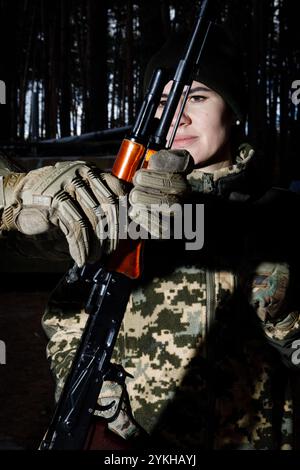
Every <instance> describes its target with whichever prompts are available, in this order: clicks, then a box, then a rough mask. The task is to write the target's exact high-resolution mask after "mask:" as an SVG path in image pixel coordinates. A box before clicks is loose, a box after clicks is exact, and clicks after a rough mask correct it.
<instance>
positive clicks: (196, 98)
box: [189, 95, 207, 103]
mask: <svg viewBox="0 0 300 470" xmlns="http://www.w3.org/2000/svg"><path fill="white" fill-rule="evenodd" d="M206 99H207V96H203V95H192V96H190V97H189V101H190V102H191V103H200V102H201V101H205V100H206Z"/></svg>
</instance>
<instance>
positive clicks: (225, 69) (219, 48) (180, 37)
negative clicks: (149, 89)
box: [144, 24, 245, 120]
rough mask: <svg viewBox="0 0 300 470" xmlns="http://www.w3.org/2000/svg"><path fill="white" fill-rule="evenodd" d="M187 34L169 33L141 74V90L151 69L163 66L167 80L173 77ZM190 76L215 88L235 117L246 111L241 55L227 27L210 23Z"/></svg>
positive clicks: (239, 116)
mask: <svg viewBox="0 0 300 470" xmlns="http://www.w3.org/2000/svg"><path fill="white" fill-rule="evenodd" d="M188 38H189V34H188V33H186V32H180V33H178V32H177V33H171V35H170V36H169V38H168V39H167V41H166V42H165V44H164V45H163V46H162V48H161V49H160V50H159V51H158V52H157V53H156V54H155V55H154V56H153V57H152V58H151V59H150V61H149V63H148V65H147V67H146V71H145V76H144V90H145V89H146V86H147V85H148V83H149V81H150V79H151V76H152V73H153V71H154V70H155V69H156V68H158V67H162V68H165V69H167V71H168V80H170V79H171V78H172V77H173V74H174V72H175V69H176V66H177V63H178V60H179V59H180V58H181V57H182V54H183V53H184V50H185V46H186V43H187V40H188ZM193 79H194V80H197V81H198V82H201V83H203V84H205V85H206V86H208V87H209V88H211V89H212V90H214V91H216V92H217V93H218V94H219V95H221V96H222V98H223V99H224V100H225V101H226V102H227V104H228V105H229V106H230V107H231V109H232V110H233V112H234V113H235V115H236V116H237V117H238V119H240V120H242V119H243V118H244V113H245V105H244V103H245V97H244V95H245V91H244V84H243V74H242V64H241V57H240V56H239V54H238V51H237V46H236V44H235V42H234V39H233V36H232V34H231V33H230V31H229V30H228V29H226V28H225V27H224V26H220V25H215V24H214V25H212V27H211V29H210V31H209V34H208V38H207V41H206V43H205V46H204V49H203V53H202V56H201V59H200V63H199V67H198V69H197V70H195V72H194V74H193Z"/></svg>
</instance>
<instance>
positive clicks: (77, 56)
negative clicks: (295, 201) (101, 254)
mask: <svg viewBox="0 0 300 470" xmlns="http://www.w3.org/2000/svg"><path fill="white" fill-rule="evenodd" d="M214 3H215V5H216V11H217V19H218V21H220V22H223V21H229V22H230V24H231V27H232V29H233V31H234V32H235V34H236V37H237V42H238V44H239V46H240V48H241V50H242V52H243V55H242V61H241V68H242V69H243V72H244V76H245V81H246V82H247V85H248V95H247V96H248V108H249V113H248V117H247V121H246V123H245V132H246V134H247V138H248V140H249V141H250V142H251V143H252V144H253V145H254V146H255V147H256V148H258V149H259V150H260V151H261V152H262V157H261V158H263V159H264V164H265V167H266V168H267V169H268V171H269V173H270V175H271V176H272V179H273V183H274V184H277V185H281V186H285V187H287V186H289V184H290V182H291V181H292V180H300V166H299V157H298V152H299V151H298V139H299V135H300V134H299V131H300V127H299V112H300V111H299V110H300V105H298V106H295V105H294V104H293V103H292V101H291V94H292V91H293V90H292V88H291V87H292V83H293V81H295V80H300V37H299V18H300V2H298V1H293V0H244V1H240V0H231V1H230V0H228V1H222V2H221V1H220V2H218V1H215V2H214ZM198 7H199V2H197V1H191V0H184V1H179V0H152V1H143V0H136V1H133V0H125V1H124V0H123V1H121V0H113V1H104V0H52V1H51V2H49V1H47V0H0V80H4V81H5V83H6V104H5V105H0V150H1V151H2V152H3V153H4V154H6V155H7V156H8V157H9V158H12V159H13V160H14V161H16V162H17V163H18V164H20V165H21V166H23V167H24V168H36V167H38V166H41V165H44V164H48V163H49V162H50V163H51V162H53V160H57V159H73V158H76V159H78V156H80V157H81V158H85V159H87V160H97V162H98V165H99V166H100V167H102V168H110V167H111V165H112V162H113V158H114V155H115V153H116V151H117V149H118V146H119V143H120V139H121V138H122V137H123V135H124V134H125V129H124V126H126V125H130V124H132V122H133V120H134V116H135V115H136V112H137V109H138V106H139V103H140V101H141V88H142V87H141V84H142V80H143V75H144V70H145V65H146V63H147V61H148V59H149V57H150V56H151V55H152V54H153V52H155V51H156V50H157V49H158V48H159V47H160V45H161V44H162V43H163V42H164V41H165V39H166V38H167V37H168V34H169V33H170V31H171V30H172V29H178V28H179V27H182V26H183V25H185V26H190V25H192V24H193V20H194V18H195V14H196V11H197V9H198ZM220 73H222V71H220ZM115 128H120V130H119V131H117V132H115V131H113V132H112V133H111V132H110V131H109V132H108V133H104V134H103V133H102V134H99V133H98V132H99V131H103V130H107V129H115ZM92 132H93V133H95V132H96V133H97V134H93V135H92V136H87V137H85V139H84V140H83V139H78V141H77V142H75V143H74V142H73V143H72V144H64V143H61V142H59V141H57V140H56V139H60V138H62V137H67V136H75V135H80V134H84V133H92ZM49 139H54V142H53V141H52V142H51V143H44V141H46V140H49ZM0 249H1V267H0V270H1V272H0V275H1V282H0V288H1V290H0V296H1V299H0V339H1V340H3V341H5V342H6V346H7V364H6V365H0V387H1V389H0V390H1V391H0V403H1V410H0V447H2V448H5V447H14V448H16V447H18V446H20V447H23V448H36V447H37V445H38V443H39V441H40V439H41V437H42V434H43V432H44V430H45V428H46V426H47V423H48V422H49V418H50V415H51V410H52V407H53V383H52V379H51V376H50V372H49V368H48V365H47V361H46V356H45V345H46V340H45V337H44V334H43V332H42V329H41V326H40V320H41V315H42V312H43V309H44V307H45V305H46V302H47V297H48V295H49V293H50V291H51V290H52V288H53V287H54V286H55V283H56V282H57V280H58V279H59V277H60V275H61V274H62V272H63V270H64V269H65V268H66V265H53V264H49V263H45V262H36V261H34V260H31V259H26V258H23V257H20V256H18V255H13V254H11V253H9V252H8V251H7V249H6V247H5V245H3V244H1V245H0Z"/></svg>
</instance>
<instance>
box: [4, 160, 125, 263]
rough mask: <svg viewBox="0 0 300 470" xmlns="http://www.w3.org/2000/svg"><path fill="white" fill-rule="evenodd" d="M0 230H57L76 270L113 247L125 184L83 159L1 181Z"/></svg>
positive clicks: (36, 232)
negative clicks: (82, 160)
mask: <svg viewBox="0 0 300 470" xmlns="http://www.w3.org/2000/svg"><path fill="white" fill-rule="evenodd" d="M0 183H2V184H0V209H1V206H2V208H3V212H2V217H1V219H2V220H1V226H0V230H1V231H10V230H18V231H19V232H21V233H23V234H26V235H37V234H42V233H44V232H47V231H49V230H51V229H55V228H57V227H58V228H59V229H60V230H61V231H62V232H63V234H64V235H65V237H66V239H67V242H68V245H69V251H70V254H71V256H72V257H73V259H74V260H75V262H76V263H77V264H78V266H82V265H83V264H84V263H85V262H86V261H95V260H96V259H99V258H100V256H101V254H102V253H110V252H112V251H113V250H115V249H116V246H117V242H118V198H119V197H120V196H123V195H124V194H125V187H124V185H123V184H122V183H121V182H120V181H119V180H118V179H117V178H115V177H114V176H112V175H110V174H107V173H100V172H99V171H98V170H97V168H96V167H94V166H92V165H87V164H85V163H84V162H81V161H75V162H61V163H56V165H54V166H47V167H44V168H41V169H38V170H33V171H30V172H29V173H27V174H26V173H10V174H8V175H4V176H2V177H1V181H0Z"/></svg>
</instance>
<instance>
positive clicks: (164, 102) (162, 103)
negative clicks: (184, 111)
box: [158, 100, 167, 108]
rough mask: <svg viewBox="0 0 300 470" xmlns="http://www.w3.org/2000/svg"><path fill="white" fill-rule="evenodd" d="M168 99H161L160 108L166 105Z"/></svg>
mask: <svg viewBox="0 0 300 470" xmlns="http://www.w3.org/2000/svg"><path fill="white" fill-rule="evenodd" d="M166 102H167V100H160V102H159V105H158V107H159V108H164V107H165V105H166Z"/></svg>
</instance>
